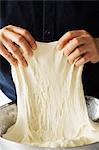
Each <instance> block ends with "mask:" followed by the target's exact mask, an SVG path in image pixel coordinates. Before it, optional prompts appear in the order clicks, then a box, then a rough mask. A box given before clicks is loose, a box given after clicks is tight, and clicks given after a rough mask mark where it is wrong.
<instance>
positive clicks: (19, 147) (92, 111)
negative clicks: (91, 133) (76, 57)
mask: <svg viewBox="0 0 99 150" xmlns="http://www.w3.org/2000/svg"><path fill="white" fill-rule="evenodd" d="M85 98H86V99H87V102H86V104H87V108H88V114H89V117H90V118H91V119H92V120H94V121H99V114H97V113H98V112H99V105H98V104H99V100H98V99H96V98H93V97H91V96H86V97H85ZM93 106H94V107H93ZM8 107H9V109H8ZM7 109H8V110H10V111H11V112H13V113H12V115H10V117H13V118H14V119H13V120H12V122H11V124H8V125H7V126H5V130H4V129H3V130H2V131H1V137H0V150H11V149H13V150H99V142H97V143H93V144H89V145H85V146H79V147H66V148H65V147H64V148H49V147H46V148H44V147H35V146H31V145H25V144H19V143H16V142H13V141H9V140H6V139H3V138H2V135H3V134H4V133H5V132H6V131H7V129H8V128H9V127H10V126H11V125H12V124H14V123H15V120H16V114H17V113H16V111H17V110H16V105H15V104H12V103H10V104H8V105H6V106H3V107H1V109H0V116H1V115H2V114H3V115H4V114H7V112H6V111H5V110H7ZM96 112H97V113H96ZM5 116H6V115H5ZM6 117H7V116H6ZM6 117H5V118H6ZM5 121H7V118H6V119H3V122H4V124H6V123H5Z"/></svg>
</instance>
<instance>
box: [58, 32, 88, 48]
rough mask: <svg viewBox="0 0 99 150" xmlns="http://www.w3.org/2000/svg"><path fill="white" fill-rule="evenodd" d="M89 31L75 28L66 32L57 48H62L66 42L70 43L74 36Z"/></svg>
mask: <svg viewBox="0 0 99 150" xmlns="http://www.w3.org/2000/svg"><path fill="white" fill-rule="evenodd" d="M86 33H87V32H86V31H85V30H74V31H69V32H67V33H65V34H64V35H63V36H62V37H61V38H60V39H59V41H58V45H57V49H62V48H63V47H64V45H66V43H68V42H69V41H70V40H72V39H73V38H76V37H78V36H81V35H84V34H86Z"/></svg>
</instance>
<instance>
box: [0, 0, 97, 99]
mask: <svg viewBox="0 0 99 150" xmlns="http://www.w3.org/2000/svg"><path fill="white" fill-rule="evenodd" d="M0 3H1V15H0V28H2V27H4V26H6V25H9V24H12V25H15V26H20V27H22V28H26V29H27V30H28V31H29V32H30V33H31V34H32V36H33V37H34V38H35V39H36V40H38V41H43V42H50V41H54V40H58V39H59V38H60V37H61V36H62V35H63V34H64V33H66V32H67V31H70V30H75V29H85V30H87V31H88V32H89V33H90V34H91V35H92V36H93V37H99V2H98V1H65V0H64V1H63V0H62V1H61V0H60V1H57V0H56V1H55V0H54V1H47V0H44V1H41V0H40V1H35V0H34V1H33V0H32V1H4V0H3V1H0ZM82 80H83V86H84V92H85V94H87V95H91V96H95V97H98V98H99V63H97V64H91V63H87V64H86V65H85V67H84V70H83V76H82ZM0 89H1V90H2V91H3V92H4V93H5V94H6V95H7V96H8V97H9V98H10V99H12V100H16V99H17V97H16V91H15V86H14V83H13V81H12V76H11V67H10V64H9V63H8V62H7V61H6V60H5V59H4V58H3V57H2V56H0Z"/></svg>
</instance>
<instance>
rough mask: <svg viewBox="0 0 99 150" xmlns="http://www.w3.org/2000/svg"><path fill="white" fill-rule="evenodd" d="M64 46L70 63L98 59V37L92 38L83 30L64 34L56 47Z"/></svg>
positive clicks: (83, 62) (76, 63)
mask: <svg viewBox="0 0 99 150" xmlns="http://www.w3.org/2000/svg"><path fill="white" fill-rule="evenodd" d="M62 48H64V54H65V55H66V56H67V59H68V61H69V63H70V64H72V63H73V62H75V66H80V65H83V64H85V63H87V62H92V63H96V62H98V61H99V38H93V37H92V36H91V35H90V34H89V33H88V32H86V31H85V30H74V31H69V32H67V33H66V34H64V35H63V36H62V37H61V38H60V39H59V41H58V45H57V49H58V50H61V49H62Z"/></svg>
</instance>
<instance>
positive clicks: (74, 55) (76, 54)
mask: <svg viewBox="0 0 99 150" xmlns="http://www.w3.org/2000/svg"><path fill="white" fill-rule="evenodd" d="M86 52H87V49H86V45H83V46H80V47H78V48H76V49H75V50H74V51H73V52H72V53H71V54H70V55H69V56H68V57H67V59H68V61H69V63H70V64H72V63H73V62H74V61H75V59H76V58H78V57H79V56H81V55H82V54H84V53H86Z"/></svg>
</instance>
